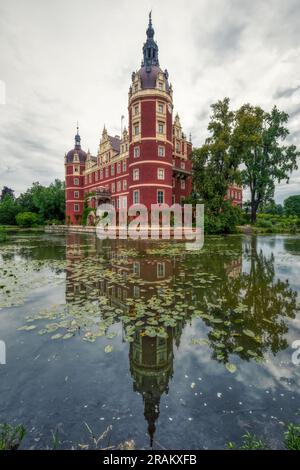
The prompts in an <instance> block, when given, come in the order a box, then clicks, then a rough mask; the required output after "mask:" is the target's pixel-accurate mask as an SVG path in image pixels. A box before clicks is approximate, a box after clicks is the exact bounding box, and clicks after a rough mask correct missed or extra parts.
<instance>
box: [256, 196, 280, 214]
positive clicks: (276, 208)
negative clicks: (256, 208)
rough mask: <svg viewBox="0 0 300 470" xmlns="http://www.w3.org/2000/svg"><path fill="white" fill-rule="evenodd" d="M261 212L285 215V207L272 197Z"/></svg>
mask: <svg viewBox="0 0 300 470" xmlns="http://www.w3.org/2000/svg"><path fill="white" fill-rule="evenodd" d="M260 212H262V213H263V214H271V215H283V207H282V205H281V204H276V202H275V201H274V199H271V200H270V201H269V202H268V203H267V204H264V205H263V206H262V207H261V209H260Z"/></svg>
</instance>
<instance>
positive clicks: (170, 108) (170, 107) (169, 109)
mask: <svg viewBox="0 0 300 470" xmlns="http://www.w3.org/2000/svg"><path fill="white" fill-rule="evenodd" d="M168 111H169V113H171V112H172V106H171V105H170V104H168Z"/></svg>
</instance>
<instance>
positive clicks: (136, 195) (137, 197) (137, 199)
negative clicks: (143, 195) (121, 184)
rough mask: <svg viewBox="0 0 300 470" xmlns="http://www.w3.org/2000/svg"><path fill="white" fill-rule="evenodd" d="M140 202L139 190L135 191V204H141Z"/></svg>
mask: <svg viewBox="0 0 300 470" xmlns="http://www.w3.org/2000/svg"><path fill="white" fill-rule="evenodd" d="M139 202H140V192H139V190H136V191H133V204H139Z"/></svg>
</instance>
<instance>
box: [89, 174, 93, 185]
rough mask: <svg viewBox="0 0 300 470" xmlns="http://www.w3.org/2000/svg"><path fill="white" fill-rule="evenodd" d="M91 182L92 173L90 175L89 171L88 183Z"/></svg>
mask: <svg viewBox="0 0 300 470" xmlns="http://www.w3.org/2000/svg"><path fill="white" fill-rule="evenodd" d="M91 182H92V175H91V173H90V174H89V183H91Z"/></svg>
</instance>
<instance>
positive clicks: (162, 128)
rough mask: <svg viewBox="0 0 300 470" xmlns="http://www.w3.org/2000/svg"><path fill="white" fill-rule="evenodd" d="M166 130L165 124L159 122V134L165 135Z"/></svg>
mask: <svg viewBox="0 0 300 470" xmlns="http://www.w3.org/2000/svg"><path fill="white" fill-rule="evenodd" d="M164 128H165V126H164V123H163V122H159V123H158V133H159V134H163V133H164Z"/></svg>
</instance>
